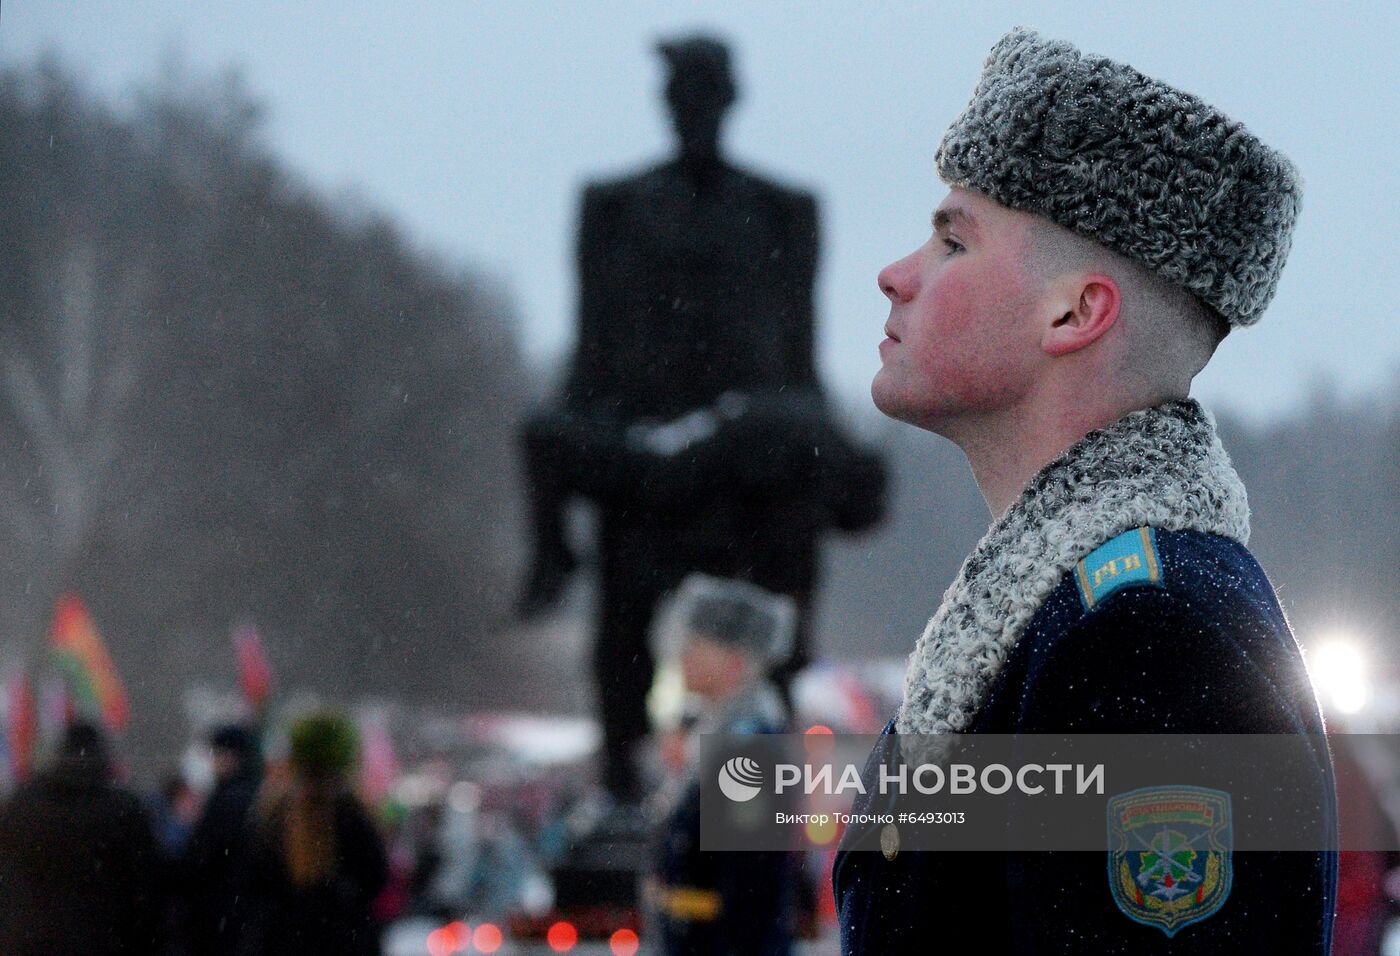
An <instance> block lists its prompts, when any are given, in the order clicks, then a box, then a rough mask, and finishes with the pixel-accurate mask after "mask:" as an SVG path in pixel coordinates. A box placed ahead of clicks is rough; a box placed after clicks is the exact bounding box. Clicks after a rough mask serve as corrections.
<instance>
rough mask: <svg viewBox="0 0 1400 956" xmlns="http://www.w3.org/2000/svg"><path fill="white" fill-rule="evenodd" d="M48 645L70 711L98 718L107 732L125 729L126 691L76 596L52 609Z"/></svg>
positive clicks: (128, 713) (66, 597)
mask: <svg viewBox="0 0 1400 956" xmlns="http://www.w3.org/2000/svg"><path fill="white" fill-rule="evenodd" d="M49 644H50V645H51V647H52V650H53V656H54V661H55V663H57V664H58V667H59V670H61V671H62V672H63V677H64V681H65V682H66V684H67V687H68V693H69V695H70V700H71V703H72V705H73V709H74V710H75V711H76V712H77V713H79V714H81V715H83V716H85V717H89V718H100V719H101V720H102V722H103V723H104V724H106V725H107V727H108V729H110V730H116V731H119V730H125V729H126V725H127V721H128V720H129V719H130V717H131V706H130V704H129V703H128V702H127V697H126V688H125V687H123V686H122V681H121V677H120V676H118V674H117V668H116V666H115V665H114V664H113V663H112V658H111V656H110V655H109V654H108V653H107V646H106V645H105V644H103V643H102V635H101V634H99V633H98V632H97V626H96V625H95V624H94V623H93V621H92V615H90V614H88V610H87V607H86V606H85V605H84V604H83V600H82V598H80V597H78V596H77V595H76V594H64V595H63V596H61V597H60V598H59V599H58V602H57V604H56V605H55V606H54V613H53V627H52V628H50V630H49Z"/></svg>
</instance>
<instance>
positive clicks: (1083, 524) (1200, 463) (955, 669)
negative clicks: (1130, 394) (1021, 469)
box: [895, 399, 1249, 734]
mask: <svg viewBox="0 0 1400 956" xmlns="http://www.w3.org/2000/svg"><path fill="white" fill-rule="evenodd" d="M1139 525H1151V526H1152V527H1155V528H1161V529H1164V530H1167V531H1182V530H1188V529H1189V530H1194V531H1204V532H1212V533H1215V534H1221V535H1225V536H1227V537H1230V538H1234V539H1236V540H1237V541H1240V542H1241V543H1245V542H1247V541H1248V539H1249V502H1248V500H1247V499H1246V497H1245V490H1244V485H1243V484H1242V483H1241V482H1240V479H1239V475H1237V474H1236V473H1235V469H1234V467H1233V466H1231V464H1230V457H1229V455H1227V454H1226V453H1225V449H1224V448H1223V447H1222V446H1221V444H1220V440H1219V438H1217V437H1216V434H1215V424H1214V422H1213V420H1212V419H1211V418H1210V416H1209V415H1208V414H1207V413H1206V412H1205V411H1204V410H1203V409H1202V408H1201V406H1200V405H1198V404H1197V403H1196V402H1195V401H1192V400H1190V399H1186V400H1182V401H1172V402H1167V403H1165V404H1162V405H1158V406H1156V407H1154V408H1148V409H1143V410H1142V411H1137V412H1133V413H1132V414H1130V415H1128V416H1126V417H1125V418H1122V419H1120V420H1119V421H1117V422H1115V423H1114V424H1112V425H1110V426H1108V427H1107V428H1103V429H1100V430H1098V431H1095V432H1090V433H1089V434H1088V435H1086V436H1084V438H1082V439H1080V440H1079V441H1078V442H1077V443H1075V444H1074V445H1073V446H1071V447H1070V448H1069V449H1068V450H1067V451H1065V452H1064V453H1063V454H1061V455H1060V457H1058V458H1056V459H1055V460H1054V461H1052V462H1051V463H1050V464H1048V465H1046V466H1045V468H1043V469H1042V470H1041V471H1040V473H1039V474H1037V475H1036V476H1035V477H1034V478H1032V479H1031V481H1030V483H1029V484H1028V485H1027V486H1026V489H1025V490H1024V491H1023V492H1021V497H1020V498H1019V499H1017V501H1016V502H1015V503H1014V504H1013V505H1012V506H1011V507H1010V508H1009V509H1007V512H1006V514H1004V515H1002V516H1001V517H1000V518H999V519H997V520H996V521H995V522H993V524H992V526H991V528H990V529H988V531H987V533H986V534H985V535H984V536H983V537H982V540H981V541H980V542H978V544H977V547H976V548H974V549H973V551H972V553H971V554H970V555H968V558H967V560H966V561H964V562H963V566H962V569H961V570H960V571H959V572H958V576H957V578H956V579H955V580H954V581H953V584H952V586H951V587H949V588H948V591H947V593H945V594H944V595H943V603H942V604H941V605H939V607H938V610H937V612H936V613H935V614H934V615H933V619H932V620H930V621H929V622H928V626H927V627H926V628H925V629H924V633H923V636H922V637H920V638H919V641H918V643H917V644H916V645H915V646H914V652H913V653H912V654H910V655H909V668H908V671H907V672H906V674H905V678H904V701H903V703H902V704H901V705H900V708H899V714H898V716H897V718H896V721H895V727H896V729H897V730H898V731H899V733H901V734H938V733H958V732H961V731H964V730H966V729H967V728H968V727H970V726H971V725H972V722H973V719H974V718H975V717H976V716H977V711H978V710H979V709H980V708H981V706H982V703H983V701H984V700H985V698H986V695H987V692H988V691H989V690H990V688H991V686H992V683H993V681H995V679H996V676H997V674H998V673H999V672H1000V670H1001V667H1002V664H1003V663H1005V661H1006V658H1007V656H1008V655H1009V654H1010V652H1011V649H1012V648H1013V647H1014V646H1015V645H1016V641H1017V640H1019V639H1020V637H1021V633H1022V631H1024V630H1025V628H1026V625H1027V624H1028V623H1029V622H1030V620H1031V618H1032V617H1034V616H1035V613H1036V612H1037V611H1038V610H1040V606H1041V604H1042V603H1044V601H1045V599H1046V598H1047V597H1048V596H1049V595H1050V592H1051V591H1053V590H1054V589H1055V587H1056V586H1057V585H1058V584H1059V583H1060V580H1061V579H1062V578H1063V577H1064V575H1065V574H1066V573H1067V572H1068V571H1069V570H1070V569H1071V568H1073V567H1074V565H1075V564H1076V563H1077V562H1078V561H1079V559H1080V558H1082V557H1084V556H1085V555H1086V554H1088V553H1089V552H1090V551H1093V550H1094V549H1095V548H1097V547H1098V546H1099V545H1101V544H1103V543H1104V542H1105V541H1107V540H1109V539H1110V538H1112V537H1114V536H1115V535H1118V534H1121V533H1123V532H1124V531H1127V530H1129V529H1131V528H1135V527H1138V526H1139Z"/></svg>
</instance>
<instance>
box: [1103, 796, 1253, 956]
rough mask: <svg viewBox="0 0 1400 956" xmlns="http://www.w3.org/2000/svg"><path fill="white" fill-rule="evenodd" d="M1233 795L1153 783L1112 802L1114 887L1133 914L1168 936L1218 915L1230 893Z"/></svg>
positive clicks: (1110, 867)
mask: <svg viewBox="0 0 1400 956" xmlns="http://www.w3.org/2000/svg"><path fill="white" fill-rule="evenodd" d="M1232 844H1233V830H1232V827H1231V823H1230V795H1229V794H1228V793H1225V792H1223V791H1220V790H1208V789H1206V788H1204V787H1146V788H1144V789H1141V790H1133V791H1131V792H1129V793H1124V794H1119V795H1118V796H1116V797H1114V798H1112V799H1111V800H1109V802H1108V846H1109V850H1108V885H1109V890H1110V891H1111V892H1112V894H1113V902H1114V903H1116V904H1117V905H1118V908H1119V909H1120V910H1122V911H1123V914H1124V915H1126V916H1127V917H1128V918H1129V919H1131V920H1133V921H1134V922H1137V923H1142V924H1143V925H1144V926H1155V927H1157V928H1158V929H1160V930H1161V931H1162V932H1164V933H1166V934H1167V936H1168V937H1172V936H1175V935H1176V934H1177V933H1178V932H1179V931H1180V930H1181V929H1182V928H1183V927H1186V926H1190V925H1191V924H1192V923H1199V922H1200V921H1201V920H1203V919H1205V918H1206V917H1208V916H1212V915H1214V914H1215V913H1216V912H1217V911H1219V909H1220V907H1222V906H1224V905H1225V900H1226V898H1227V897H1228V896H1229V895H1230V884H1231V882H1232V877H1233V870H1232V868H1231V864H1230V852H1231V848H1232Z"/></svg>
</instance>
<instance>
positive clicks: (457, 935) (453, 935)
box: [442, 920, 472, 953]
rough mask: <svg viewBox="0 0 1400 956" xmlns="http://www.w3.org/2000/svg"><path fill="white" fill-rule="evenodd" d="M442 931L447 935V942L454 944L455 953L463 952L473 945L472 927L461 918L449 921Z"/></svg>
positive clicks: (453, 950)
mask: <svg viewBox="0 0 1400 956" xmlns="http://www.w3.org/2000/svg"><path fill="white" fill-rule="evenodd" d="M442 931H443V933H444V934H445V935H446V936H447V942H448V943H450V944H451V945H452V952H454V953H459V952H463V951H464V950H466V948H467V947H468V946H470V945H471V941H472V930H471V927H470V926H468V925H467V924H466V923H463V922H462V921H461V920H455V921H453V922H451V923H448V924H447V925H446V926H444V927H443V928H442Z"/></svg>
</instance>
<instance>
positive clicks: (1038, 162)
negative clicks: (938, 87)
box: [936, 28, 1302, 327]
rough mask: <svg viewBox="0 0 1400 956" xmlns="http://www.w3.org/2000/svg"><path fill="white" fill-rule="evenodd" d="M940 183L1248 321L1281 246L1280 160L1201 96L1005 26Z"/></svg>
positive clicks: (1267, 292)
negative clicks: (1051, 225) (1065, 233)
mask: <svg viewBox="0 0 1400 956" xmlns="http://www.w3.org/2000/svg"><path fill="white" fill-rule="evenodd" d="M936 162H937V164H938V175H939V176H940V177H942V179H943V181H944V182H946V183H948V184H949V185H950V186H961V187H965V188H967V189H972V190H975V191H977V192H979V193H982V194H984V195H986V196H988V197H989V198H991V199H994V200H996V201H997V202H999V203H1001V204H1002V205H1003V206H1009V207H1011V208H1013V209H1020V210H1023V211H1025V212H1031V213H1035V214H1037V215H1040V216H1044V217H1045V218H1047V219H1049V220H1051V221H1052V222H1055V223H1058V224H1059V225H1061V226H1064V227H1065V228H1067V229H1071V230H1073V231H1074V232H1077V233H1079V234H1081V235H1083V236H1087V237H1088V238H1090V239H1093V240H1094V241H1096V242H1098V243H1099V244H1101V245H1103V246H1106V247H1108V248H1109V249H1112V250H1114V251H1115V252H1118V253H1120V254H1121V255H1124V256H1126V257H1128V258H1129V259H1133V260H1135V261H1137V262H1140V263H1142V264H1143V265H1144V266H1146V267H1147V268H1148V269H1150V270H1151V271H1152V272H1154V273H1156V274H1157V275H1159V276H1161V277H1162V278H1164V279H1166V280H1167V281H1169V282H1172V283H1175V284H1177V285H1179V286H1183V287H1184V288H1186V289H1187V290H1189V291H1191V292H1193V293H1195V295H1196V296H1197V297H1198V298H1200V299H1201V300H1202V301H1203V302H1205V303H1206V304H1207V305H1209V306H1210V307H1211V308H1213V309H1215V311H1216V312H1218V313H1220V315H1221V316H1222V317H1224V319H1225V320H1226V321H1227V322H1229V324H1230V325H1231V326H1232V327H1233V326H1245V325H1252V324H1253V323H1255V322H1257V321H1258V320H1259V317H1260V316H1261V315H1262V314H1263V312H1264V309H1265V307H1266V306H1267V305H1268V304H1269V300H1270V299H1272V298H1273V295H1274V289H1275V287H1276V286H1277V285H1278V278H1279V273H1280V272H1281V271H1282V270H1283V264H1284V260H1286V259H1287V258H1288V249H1289V246H1290V245H1291V244H1292V236H1293V224H1294V222H1295V221H1296V220H1297V218H1298V209H1299V205H1300V202H1301V199H1302V183H1301V181H1300V179H1299V176H1298V171H1297V170H1296V169H1295V168H1294V166H1293V164H1292V163H1291V162H1290V161H1289V160H1288V157H1286V156H1284V155H1283V154H1282V153H1279V152H1278V151H1277V150H1274V149H1271V148H1270V147H1268V146H1266V145H1265V144H1264V143H1262V142H1260V141H1259V140H1258V139H1257V138H1255V137H1254V136H1253V135H1252V134H1251V133H1250V132H1249V131H1248V130H1247V129H1245V127H1244V125H1243V124H1241V123H1238V122H1236V121H1234V120H1232V119H1230V118H1229V117H1227V116H1225V115H1224V114H1223V113H1221V112H1220V111H1219V110H1217V109H1215V108H1214V107H1212V106H1210V105H1209V104H1207V103H1205V102H1202V101H1201V100H1200V99H1199V98H1197V97H1195V96H1193V95H1191V94H1190V93H1185V92H1183V91H1181V90H1178V89H1175V88H1173V87H1170V86H1168V85H1167V84H1165V83H1162V82H1160V81H1159V80H1154V79H1152V78H1151V77H1147V76H1144V75H1142V74H1141V73H1139V72H1138V71H1137V70H1135V69H1133V68H1132V67H1130V66H1128V65H1126V64H1123V63H1117V62H1114V61H1113V60H1108V59H1104V58H1103V57H1098V56H1091V55H1086V54H1083V53H1081V52H1080V51H1079V50H1077V49H1075V47H1074V46H1073V45H1071V44H1069V43H1064V42H1060V41H1056V40H1047V39H1045V38H1044V37H1042V36H1041V35H1040V34H1038V33H1036V32H1035V31H1033V30H1027V29H1025V28H1017V29H1015V30H1012V31H1011V32H1010V33H1008V34H1007V35H1006V36H1004V37H1002V38H1001V39H1000V40H999V41H997V44H996V46H994V47H992V51H991V53H990V54H988V56H987V62H986V64H985V65H984V66H983V69H982V78H981V80H980V81H979V82H978V84H977V89H976V90H975V91H974V92H973V94H972V102H970V103H969V104H968V106H967V109H966V110H965V111H964V112H963V114H962V115H961V116H960V117H958V119H957V120H956V121H955V122H954V123H953V125H952V126H951V127H950V128H949V129H948V132H947V133H945V134H944V136H943V142H942V144H941V145H940V146H939V147H938V153H937V156H936Z"/></svg>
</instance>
